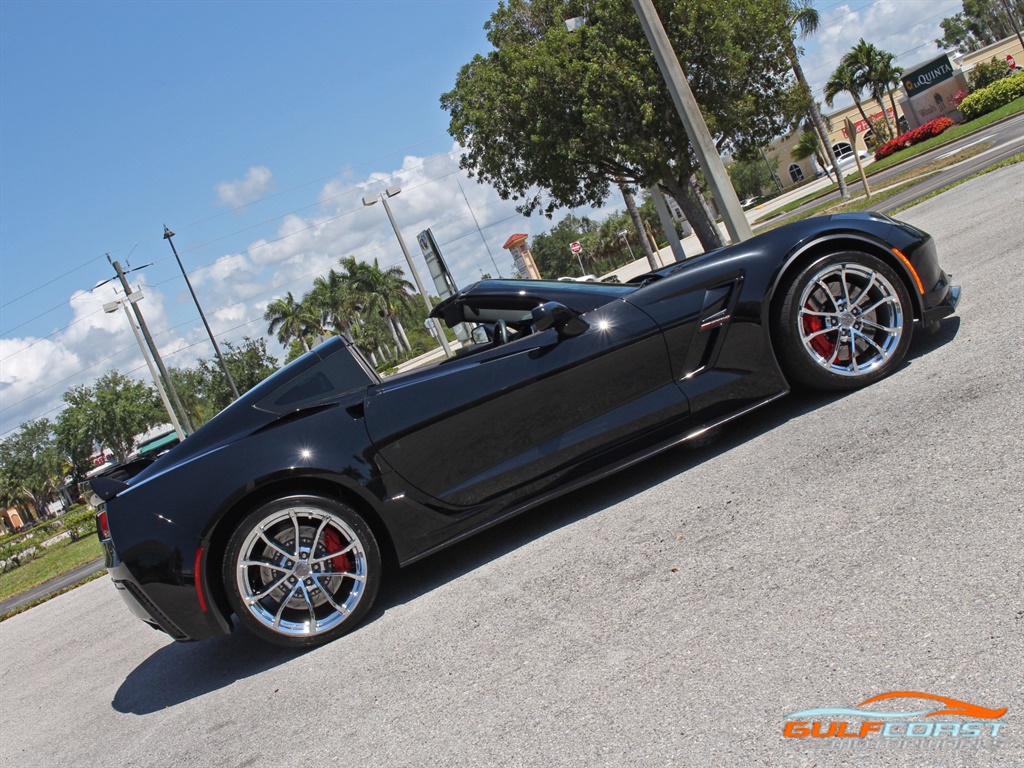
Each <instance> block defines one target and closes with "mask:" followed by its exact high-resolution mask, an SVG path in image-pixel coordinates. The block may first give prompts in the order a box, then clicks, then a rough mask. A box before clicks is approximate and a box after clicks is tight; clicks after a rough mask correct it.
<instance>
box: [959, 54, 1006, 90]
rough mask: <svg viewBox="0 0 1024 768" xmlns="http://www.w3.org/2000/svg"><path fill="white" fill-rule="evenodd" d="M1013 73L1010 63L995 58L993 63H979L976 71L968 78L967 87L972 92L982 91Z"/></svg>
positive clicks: (972, 71) (973, 70)
mask: <svg viewBox="0 0 1024 768" xmlns="http://www.w3.org/2000/svg"><path fill="white" fill-rule="evenodd" d="M1011 72H1012V70H1011V69H1010V65H1009V63H1007V62H1006V61H1005V60H1001V59H997V58H996V57H995V56H993V57H992V61H989V62H984V61H979V62H978V63H977V64H975V65H974V69H972V70H971V74H970V75H968V77H967V85H968V86H969V87H970V89H971V90H972V91H980V90H981V89H982V88H988V87H989V86H990V85H992V84H993V83H995V82H997V81H999V80H1002V79H1003V78H1004V77H1009V76H1010V74H1011Z"/></svg>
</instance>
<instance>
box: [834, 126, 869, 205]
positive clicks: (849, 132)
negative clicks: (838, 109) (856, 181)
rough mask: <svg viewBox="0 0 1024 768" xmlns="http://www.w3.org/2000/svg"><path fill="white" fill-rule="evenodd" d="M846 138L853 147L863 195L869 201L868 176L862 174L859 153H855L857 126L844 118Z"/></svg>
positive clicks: (862, 168) (862, 166) (838, 170)
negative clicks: (862, 186)
mask: <svg viewBox="0 0 1024 768" xmlns="http://www.w3.org/2000/svg"><path fill="white" fill-rule="evenodd" d="M845 123H846V137H847V138H848V139H849V140H850V146H852V147H853V159H854V160H856V161H857V170H858V171H860V180H861V183H863V184H864V194H866V195H867V197H868V200H870V199H871V187H869V186H868V175H867V174H866V173H864V165H863V164H862V163H861V161H860V152H858V151H857V126H855V125H854V124H853V120H851V119H850V118H846V121H845ZM836 171H837V172H839V173H842V172H843V171H842V169H840V168H837V169H836Z"/></svg>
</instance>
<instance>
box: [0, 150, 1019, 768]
mask: <svg viewBox="0 0 1024 768" xmlns="http://www.w3.org/2000/svg"><path fill="white" fill-rule="evenodd" d="M1021 211H1024V166H1022V165H1016V166H1012V167H1009V168H1004V169H1001V170H999V171H996V172H994V173H992V174H989V175H987V176H985V177H983V178H981V179H978V180H974V181H971V182H969V183H967V184H965V185H962V186H960V187H958V188H956V189H954V190H952V191H949V192H946V193H944V194H943V195H940V196H939V197H937V198H934V199H932V200H929V201H927V202H925V203H923V204H921V205H919V206H916V207H914V208H912V209H910V210H908V211H906V212H905V213H904V214H903V215H902V216H903V218H904V219H906V220H908V221H909V222H911V223H913V224H915V225H917V226H919V227H921V228H923V229H925V230H927V231H930V232H932V233H933V234H934V235H935V237H936V240H937V242H938V243H939V248H940V254H941V258H942V263H943V264H944V265H945V267H946V269H947V270H949V271H951V272H953V273H954V275H955V278H956V280H957V282H960V283H961V284H962V285H963V291H964V293H963V300H962V302H961V305H960V310H959V311H958V313H957V315H956V316H955V317H954V318H950V319H948V320H946V321H944V322H943V323H942V327H941V328H940V330H939V331H938V332H937V333H936V334H935V335H925V334H920V335H919V336H918V337H917V338H916V339H915V341H914V343H913V346H912V348H911V354H910V357H909V359H908V361H907V363H906V364H905V365H904V366H903V368H902V369H901V370H899V371H898V372H896V374H895V375H893V376H892V377H890V378H888V379H886V380H885V381H882V382H880V383H879V384H876V385H875V386H873V387H870V388H869V389H866V390H863V391H860V392H856V393H853V394H849V395H846V396H804V397H796V396H791V397H789V398H786V399H784V400H782V401H779V402H778V403H777V404H775V405H774V406H773V407H771V408H769V409H764V410H762V411H760V412H758V413H755V414H752V415H750V416H748V417H746V418H744V419H742V420H740V421H738V422H735V423H734V424H733V425H731V426H730V427H729V428H728V429H726V430H724V431H723V432H722V433H721V434H720V435H719V436H718V438H717V440H715V441H713V442H711V443H710V444H707V445H704V446H700V447H695V448H693V447H692V448H687V449H679V450H674V451H672V452H669V453H667V454H664V455H662V456H660V457H657V458H655V459H653V460H651V461H648V462H645V463H644V464H641V465H639V466H637V467H634V468H632V469H631V470H629V471H628V472H625V473H621V474H620V475H617V476H615V477H613V478H610V479H607V480H605V481H603V482H601V483H599V484H597V485H595V486H593V487H591V488H588V489H586V490H585V491H583V492H580V493H576V494H574V495H573V496H572V497H570V498H566V499H563V500H561V501H558V502H557V503H553V504H549V505H547V506H545V507H543V508H540V509H537V510H534V511H532V512H530V513H527V514H526V515H524V516H521V517H520V518H517V519H515V520H513V521H511V522H509V523H507V524H505V525H502V526H499V527H497V528H495V529H492V530H490V531H488V532H486V533H485V534H483V535H481V536H478V537H477V538H475V539H472V540H470V541H467V542H465V543H464V544H462V545H460V546H458V547H456V548H454V549H451V550H449V551H447V552H444V553H442V554H440V555H438V556H436V557H434V558H431V559H429V560H427V561H424V562H421V563H419V564H417V565H415V566H413V567H411V568H410V569H408V570H407V571H405V572H403V573H401V574H399V575H398V578H396V579H394V580H393V581H392V582H391V583H390V584H389V585H388V586H387V587H386V589H385V590H384V592H383V593H382V595H381V597H380V599H379V604H378V607H377V608H376V609H375V610H374V612H373V613H372V615H371V616H370V617H369V620H368V621H367V622H366V623H365V624H364V625H363V626H362V627H361V628H360V629H358V630H357V631H356V632H354V633H353V634H351V635H349V636H348V637H346V638H342V639H341V640H339V641H337V642H335V643H333V644H331V645H329V646H326V647H324V648H321V649H318V650H316V651H311V652H308V653H305V654H295V653H288V652H284V651H279V650H276V649H273V648H269V647H266V646H263V645H261V644H259V643H258V642H256V641H255V640H253V639H252V638H251V637H249V636H248V635H247V634H245V633H244V632H240V631H239V632H236V633H235V634H234V635H232V636H231V637H227V638H224V639H221V640H216V641H210V642H206V643H196V644H187V645H179V644H174V643H170V642H169V641H168V640H167V639H166V638H164V637H163V636H161V635H160V634H159V633H157V632H154V631H152V630H150V629H148V628H147V627H145V626H144V625H143V624H141V623H140V622H138V621H137V620H135V619H134V618H133V617H132V616H130V615H129V613H128V611H127V610H126V609H125V608H124V606H123V605H122V604H121V603H120V600H119V598H118V597H117V596H116V595H115V594H114V590H113V588H112V587H111V586H110V585H109V583H108V581H107V580H106V579H100V580H97V581H95V582H92V583H90V584H87V585H85V586H83V587H81V588H80V589H76V590H74V591H72V592H70V593H67V594H65V595H62V596H60V597H57V598H55V599H53V600H51V601H49V602H47V603H45V604H43V605H41V606H38V607H36V608H33V609H31V610H29V611H27V612H25V613H23V614H20V615H18V616H15V617H13V618H11V619H9V620H7V621H5V622H3V623H2V624H0V651H2V652H0V765H5V766H6V765H19V766H54V765H68V766H98V765H117V766H171V765H173V766H207V765H210V766H212V765H216V766H224V767H227V766H275V767H276V766H281V765H297V764H304V765H315V764H323V765H329V764H339V763H341V764H346V765H352V766H388V767H389V768H390V767H391V766H458V767H459V768H462V767H464V766H490V765H495V766H544V767H545V768H548V767H550V766H572V767H573V768H578V767H579V766H588V767H589V766H613V765H614V766H715V767H716V768H717V767H718V766H744V767H748V766H786V765H808V766H810V765H814V766H838V765H856V766H893V765H922V766H923V765H928V766H933V765H961V766H971V767H972V768H974V767H976V766H981V767H984V766H996V765H999V766H1019V765H1021V764H1024V734H1022V732H1021V730H1022V718H1021V712H1022V711H1024V689H1022V688H1024V686H1022V682H1024V675H1022V663H1021V660H1022V658H1024V640H1022V634H1024V601H1022V597H1021V595H1022V592H1024V590H1022V588H1024V533H1022V526H1021V513H1022V511H1024V509H1022V505H1024V493H1022V487H1024V483H1022V479H1024V478H1022V470H1021V462H1022V459H1024V455H1022V454H1024V450H1022V446H1021V441H1020V435H1021V434H1022V432H1024V346H1022V345H1021V343H1020V331H1021V327H1022V324H1021V318H1020V315H1019V311H1018V307H1019V305H1020V295H1021V291H1022V288H1024V280H1022V279H1021V265H1020V262H1021V257H1022V255H1024V249H1022V245H1021V244H1022V242H1024V216H1022V215H1021V214H1020V212H1021ZM902 690H906V691H919V692H929V693H933V694H938V695H944V696H949V697H953V698H956V699H960V700H962V701H966V702H970V703H973V704H977V705H980V706H984V707H988V708H1001V707H1008V708H1009V711H1008V713H1007V714H1006V715H1005V716H1004V717H1003V718H1002V721H1003V722H1005V725H1004V726H1003V727H1002V730H1001V731H1000V732H999V736H998V737H997V738H996V739H992V738H975V739H969V738H961V739H953V738H952V737H949V738H946V739H945V740H938V741H936V740H935V739H930V738H917V739H913V738H902V739H882V738H881V737H879V738H874V739H865V740H859V739H842V738H833V739H786V738H783V736H782V729H783V723H784V715H786V714H787V713H792V712H794V711H796V710H802V709H809V708H818V707H851V706H854V705H856V704H858V703H860V702H862V701H864V700H865V699H867V698H869V697H872V696H875V695H878V694H881V693H884V692H888V691H902ZM952 719H954V720H958V721H960V720H963V718H952ZM855 742H856V743H855ZM883 742H884V743H883ZM936 744H938V745H939V746H941V747H942V749H941V750H938V751H937V750H936V749H935V748H934V747H935V745H936ZM897 747H898V748H899V751H890V750H896V749H897Z"/></svg>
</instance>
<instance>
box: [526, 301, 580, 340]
mask: <svg viewBox="0 0 1024 768" xmlns="http://www.w3.org/2000/svg"><path fill="white" fill-rule="evenodd" d="M530 314H531V315H532V316H533V326H534V328H536V329H537V331H538V332H541V331H546V330H548V328H554V329H555V331H557V332H558V338H560V339H570V338H572V337H573V336H579V335H580V334H581V333H583V332H584V331H585V330H587V328H589V327H590V326H589V325H588V324H587V323H586V321H584V320H581V319H580V316H579V315H577V314H576V313H575V312H573V311H572V310H571V309H569V308H568V307H567V306H565V305H564V304H559V303H558V302H557V301H548V302H546V303H544V304H541V305H540V306H539V307H534V308H533V310H532V311H531V313H530Z"/></svg>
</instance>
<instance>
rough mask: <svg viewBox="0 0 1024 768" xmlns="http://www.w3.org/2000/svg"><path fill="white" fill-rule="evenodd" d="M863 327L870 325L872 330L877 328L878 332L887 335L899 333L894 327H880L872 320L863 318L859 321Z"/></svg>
mask: <svg viewBox="0 0 1024 768" xmlns="http://www.w3.org/2000/svg"><path fill="white" fill-rule="evenodd" d="M860 321H861V323H863V324H864V325H870V326H871V327H872V328H877V329H878V330H880V331H885V332H886V333H888V334H894V333H898V332H899V330H900V329H899V328H898V327H895V326H888V325H881V324H880V323H876V322H875V321H874V320H865V319H864V318H863V317H862V318H861V319H860Z"/></svg>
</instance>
